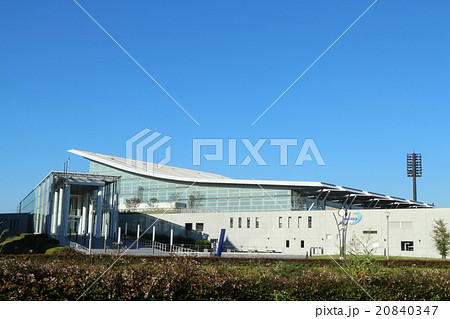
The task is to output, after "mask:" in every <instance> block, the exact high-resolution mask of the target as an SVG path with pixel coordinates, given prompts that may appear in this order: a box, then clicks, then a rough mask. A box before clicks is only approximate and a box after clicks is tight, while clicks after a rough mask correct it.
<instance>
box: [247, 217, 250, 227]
mask: <svg viewBox="0 0 450 319" xmlns="http://www.w3.org/2000/svg"><path fill="white" fill-rule="evenodd" d="M247 228H250V217H247Z"/></svg>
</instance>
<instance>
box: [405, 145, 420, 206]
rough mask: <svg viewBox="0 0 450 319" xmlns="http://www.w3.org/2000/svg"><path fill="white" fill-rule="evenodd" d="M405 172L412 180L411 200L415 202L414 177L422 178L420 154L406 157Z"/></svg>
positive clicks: (415, 188)
mask: <svg viewBox="0 0 450 319" xmlns="http://www.w3.org/2000/svg"><path fill="white" fill-rule="evenodd" d="M406 172H407V174H408V177H412V178H413V200H414V201H415V202H416V201H417V187H416V177H422V154H416V153H412V154H407V155H406Z"/></svg>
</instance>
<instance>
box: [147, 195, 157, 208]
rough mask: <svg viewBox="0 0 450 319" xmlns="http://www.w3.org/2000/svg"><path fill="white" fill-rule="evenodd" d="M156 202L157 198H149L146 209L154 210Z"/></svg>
mask: <svg viewBox="0 0 450 319" xmlns="http://www.w3.org/2000/svg"><path fill="white" fill-rule="evenodd" d="M157 202H158V199H157V198H155V197H153V198H150V199H149V200H148V202H147V205H148V208H154V207H155V205H156V203H157Z"/></svg>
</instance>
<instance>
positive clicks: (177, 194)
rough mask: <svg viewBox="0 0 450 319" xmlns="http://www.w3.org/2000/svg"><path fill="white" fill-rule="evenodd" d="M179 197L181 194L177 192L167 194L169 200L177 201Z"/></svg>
mask: <svg viewBox="0 0 450 319" xmlns="http://www.w3.org/2000/svg"><path fill="white" fill-rule="evenodd" d="M180 197H181V194H180V193H179V192H173V193H172V194H170V195H169V200H170V201H171V202H178V200H179V199H180Z"/></svg>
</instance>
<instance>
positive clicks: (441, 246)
mask: <svg viewBox="0 0 450 319" xmlns="http://www.w3.org/2000/svg"><path fill="white" fill-rule="evenodd" d="M431 237H432V238H433V240H434V246H435V247H436V250H437V251H438V252H439V254H440V255H441V256H442V258H443V259H445V258H446V257H447V255H448V253H449V250H450V233H449V231H448V230H447V223H445V222H444V220H443V219H442V218H439V219H438V220H435V221H434V226H433V231H432V236H431Z"/></svg>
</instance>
